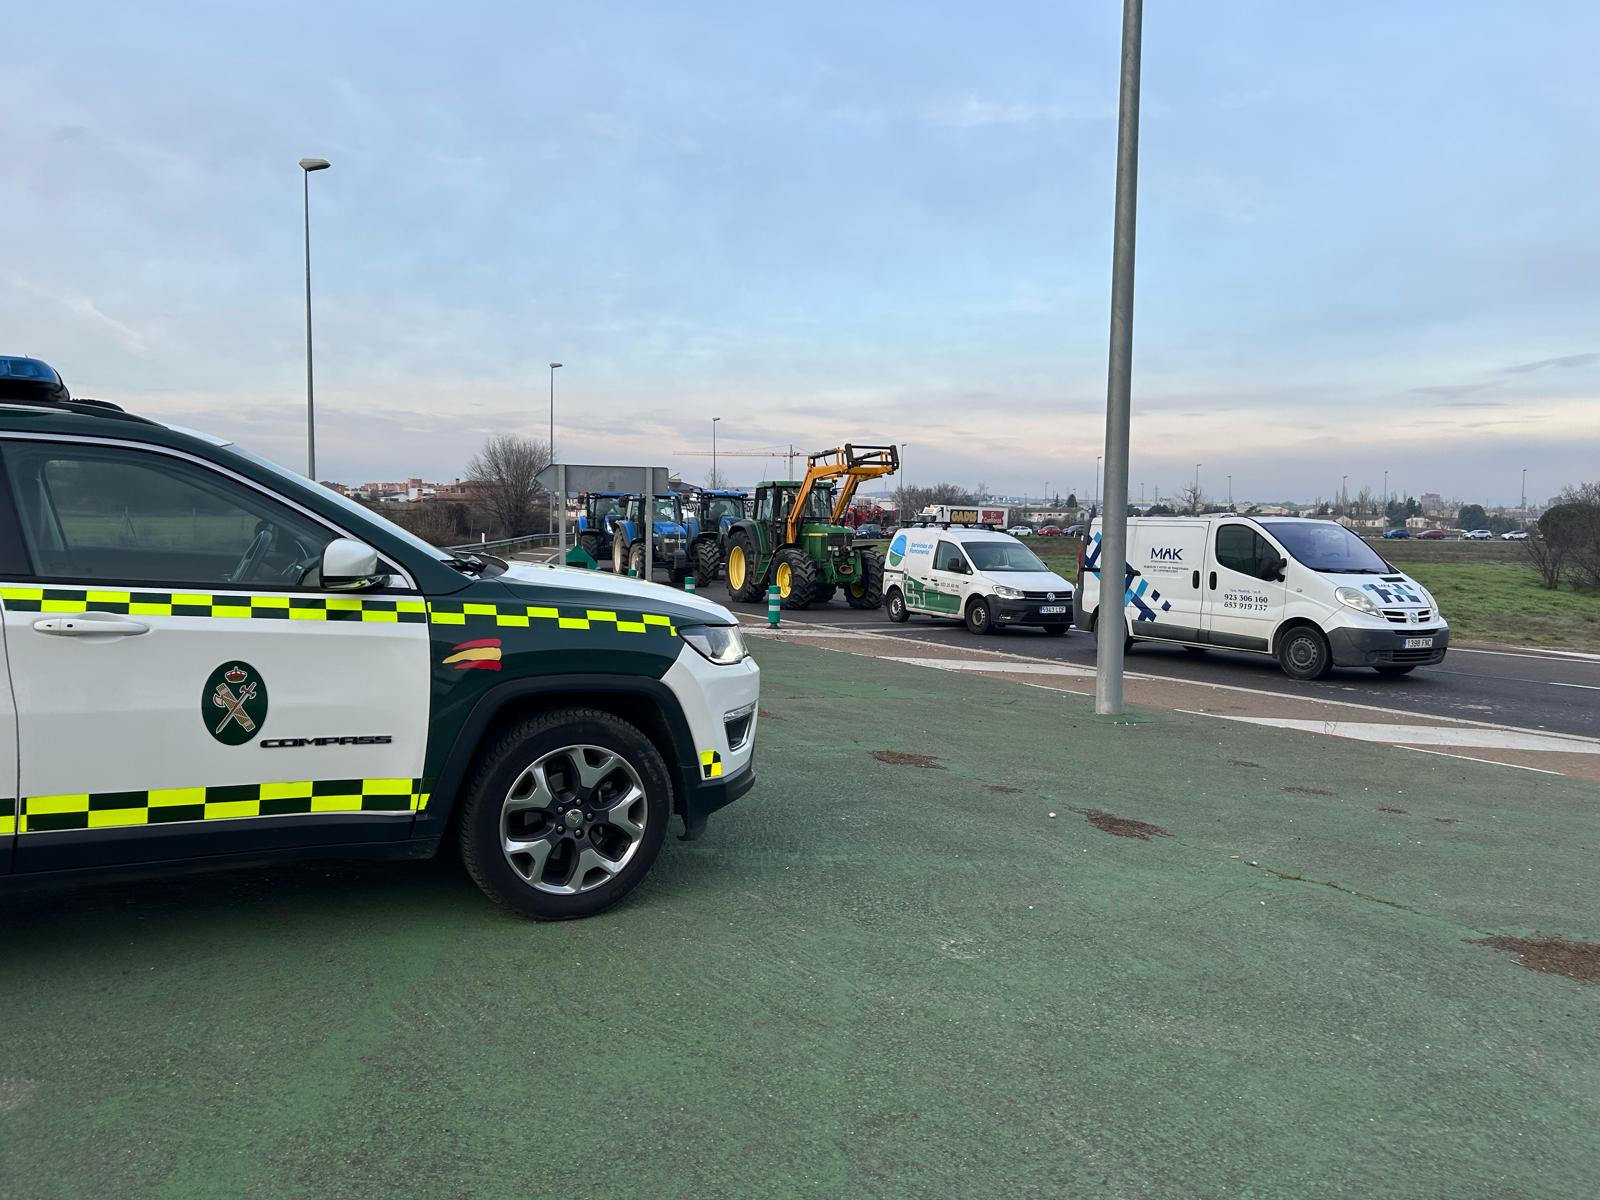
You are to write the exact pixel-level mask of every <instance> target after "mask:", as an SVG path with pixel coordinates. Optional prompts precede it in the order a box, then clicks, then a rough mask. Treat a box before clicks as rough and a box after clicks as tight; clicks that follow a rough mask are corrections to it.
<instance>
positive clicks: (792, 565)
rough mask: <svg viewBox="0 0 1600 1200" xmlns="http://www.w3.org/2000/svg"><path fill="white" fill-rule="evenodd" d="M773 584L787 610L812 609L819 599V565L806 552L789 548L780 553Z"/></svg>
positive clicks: (773, 573)
mask: <svg viewBox="0 0 1600 1200" xmlns="http://www.w3.org/2000/svg"><path fill="white" fill-rule="evenodd" d="M772 582H773V583H775V584H777V585H778V598H779V599H780V600H782V601H783V606H784V607H785V608H810V607H811V605H812V602H813V601H815V600H816V598H817V564H816V563H814V562H812V561H811V558H810V556H809V555H807V554H806V552H805V551H804V550H796V549H795V548H794V547H793V546H788V547H786V548H784V549H782V550H779V551H778V565H777V566H776V568H774V570H773V572H772Z"/></svg>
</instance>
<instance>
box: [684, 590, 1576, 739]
mask: <svg viewBox="0 0 1600 1200" xmlns="http://www.w3.org/2000/svg"><path fill="white" fill-rule="evenodd" d="M707 595H709V596H710V597H711V598H712V599H714V600H716V601H718V602H719V603H728V597H727V590H726V588H724V587H723V586H722V585H721V584H720V583H719V584H717V585H715V586H713V587H711V588H709V589H707ZM728 607H729V608H731V609H733V610H735V611H736V612H741V613H745V614H749V615H755V616H760V617H765V616H766V612H767V609H766V605H765V604H764V603H762V604H731V603H729V604H728ZM782 620H783V621H785V622H795V623H812V624H828V625H843V626H848V627H851V628H862V629H869V630H871V631H872V632H873V633H882V634H887V635H889V636H891V637H899V638H905V639H907V640H909V641H917V642H934V643H948V642H951V641H956V642H961V643H969V644H972V645H974V646H981V647H982V648H984V649H994V650H999V651H1004V652H1006V653H1011V654H1028V655H1033V656H1035V657H1038V658H1047V659H1057V660H1060V661H1064V662H1070V663H1075V664H1077V665H1080V666H1093V665H1094V642H1093V641H1092V640H1091V638H1090V637H1089V635H1088V634H1086V633H1084V632H1081V631H1079V630H1076V629H1075V630H1073V631H1072V632H1070V633H1068V634H1067V635H1066V636H1065V637H1062V638H1051V637H1046V636H1045V635H1044V634H1042V633H1040V632H1038V631H1036V630H1032V629H1008V630H1004V631H1002V632H1001V633H999V634H998V635H996V636H993V637H987V638H978V637H975V636H973V635H972V634H970V633H968V632H967V631H966V629H965V628H963V627H962V626H960V625H958V624H957V623H956V622H954V621H939V620H933V619H929V618H926V617H912V618H911V620H910V622H909V623H907V624H905V625H895V624H893V623H892V622H891V621H890V620H889V619H888V617H886V616H885V615H884V613H883V611H882V610H881V609H877V610H870V611H860V610H857V609H852V608H850V607H848V606H847V605H845V604H844V602H843V601H839V600H835V601H834V602H833V603H831V604H827V605H824V606H822V607H819V608H814V609H809V610H807V611H806V612H803V613H802V612H787V611H786V612H784V614H783V617H782ZM1127 663H1128V666H1127V669H1128V670H1129V671H1136V672H1140V673H1143V674H1146V675H1157V676H1162V677H1166V678H1172V679H1184V680H1192V681H1197V682H1201V683H1223V684H1228V685H1230V686H1233V687H1246V688H1253V689H1256V690H1259V691H1265V692H1279V693H1282V694H1284V695H1290V696H1305V695H1307V694H1313V695H1320V696H1324V697H1326V698H1327V699H1330V700H1343V701H1346V702H1351V703H1358V704H1373V705H1378V706H1381V707H1383V708H1396V709H1403V710H1405V711H1407V712H1416V713H1426V714H1430V715H1433V716H1440V717H1455V718H1458V719H1462V720H1472V721H1492V722H1495V723H1496V724H1503V725H1515V726H1517V727H1519V728H1523V729H1541V730H1547V731H1549V732H1552V733H1571V734H1580V735H1583V736H1588V737H1600V659H1581V658H1572V657H1566V656H1563V655H1561V654H1559V653H1555V652H1551V653H1542V652H1539V651H1533V650H1517V649H1511V648H1504V647H1487V646H1473V645H1464V646H1455V647H1452V648H1451V649H1450V652H1449V653H1448V654H1447V655H1446V656H1445V660H1444V662H1442V663H1440V664H1439V665H1438V666H1436V667H1418V668H1417V669H1416V670H1415V671H1413V672H1412V673H1411V674H1410V675H1407V676H1402V677H1401V678H1398V679H1384V678H1380V677H1379V676H1378V675H1377V674H1376V673H1375V672H1373V671H1368V670H1354V669H1352V670H1335V671H1334V672H1333V673H1332V674H1331V675H1329V676H1328V678H1326V679H1324V680H1320V681H1318V682H1316V683H1300V682H1296V681H1295V680H1292V679H1289V678H1288V677H1287V676H1285V675H1284V674H1283V672H1282V671H1281V670H1280V669H1279V668H1278V664H1277V661H1276V660H1274V659H1269V658H1265V657H1261V656H1258V655H1253V654H1242V653H1235V652H1231V651H1226V650H1210V651H1207V652H1205V653H1203V654H1195V653H1192V652H1190V651H1187V650H1183V649H1181V648H1179V647H1167V646H1155V645H1151V644H1148V643H1142V644H1140V645H1137V646H1135V647H1134V649H1133V650H1132V651H1130V652H1129V654H1128V660H1127Z"/></svg>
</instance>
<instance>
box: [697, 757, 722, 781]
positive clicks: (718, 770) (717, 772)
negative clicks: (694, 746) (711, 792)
mask: <svg viewBox="0 0 1600 1200" xmlns="http://www.w3.org/2000/svg"><path fill="white" fill-rule="evenodd" d="M700 775H701V778H703V779H721V778H722V755H720V754H718V753H717V752H716V751H715V750H702V751H700Z"/></svg>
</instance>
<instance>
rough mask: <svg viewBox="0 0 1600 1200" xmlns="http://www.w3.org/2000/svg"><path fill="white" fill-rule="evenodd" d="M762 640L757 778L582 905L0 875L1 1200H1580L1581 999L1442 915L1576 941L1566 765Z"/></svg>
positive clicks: (1599, 1071)
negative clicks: (17, 887) (1514, 762)
mask: <svg viewBox="0 0 1600 1200" xmlns="http://www.w3.org/2000/svg"><path fill="white" fill-rule="evenodd" d="M758 654H759V656H760V658H761V660H762V663H763V666H764V669H765V671H766V675H765V697H764V700H763V707H764V709H765V710H766V712H767V713H768V714H770V715H769V716H768V717H767V718H766V719H765V721H764V724H763V728H762V731H761V739H760V741H761V748H760V764H761V776H762V782H761V784H760V786H759V787H758V788H757V789H756V790H755V791H754V792H752V793H751V794H750V795H749V796H747V797H746V798H745V799H744V800H742V801H740V802H739V804H737V805H735V806H734V807H733V808H731V809H729V810H728V811H727V812H725V813H723V814H720V816H719V818H718V819H715V820H713V823H712V826H711V828H710V830H709V832H708V834H707V836H706V838H705V839H704V840H703V841H700V842H698V843H692V844H684V843H678V842H673V843H670V844H669V845H668V847H667V850H666V852H665V854H664V856H663V859H662V861H661V862H660V864H659V865H658V867H657V870H656V872H655V874H654V875H653V876H652V878H651V879H650V880H649V881H648V882H647V884H646V885H645V886H644V887H643V888H642V889H641V890H640V892H639V893H638V895H637V897H636V898H635V899H634V900H633V901H632V902H630V903H628V904H626V905H624V906H623V907H622V908H621V909H619V910H617V911H615V912H614V913H611V914H609V915H607V916H605V917H602V918H598V919H594V920H590V921H586V922H581V923H572V924H565V925H558V926H535V925H529V924H526V923H523V922H520V921H518V920H515V919H513V918H510V917H507V916H504V915H502V914H501V913H499V912H498V911H497V910H495V909H494V908H492V907H491V906H490V905H489V904H488V903H487V902H486V901H484V900H482V899H481V898H480V897H479V896H478V894H477V893H476V891H475V890H474V889H473V888H472V887H471V885H470V884H469V883H468V882H466V880H465V879H464V878H463V876H462V875H461V873H460V871H459V869H457V868H456V867H455V866H453V865H452V864H450V863H448V862H445V863H435V864H377V865H350V864H318V865H313V866H303V867H296V868H292V869H284V868H277V869H272V870H260V871H232V872H228V873H225V874H218V875H209V876H194V877H187V878H182V879H168V880H158V881H152V882H142V883H136V884H117V885H97V886H94V887H86V888H80V889H74V890H71V891H57V892H50V893H11V894H6V895H4V896H0V904H3V905H4V908H3V910H0V911H3V912H4V915H5V920H4V926H3V928H0V964H3V971H0V1014H3V1016H0V1020H4V1021H5V1022H6V1025H7V1028H6V1037H5V1040H4V1046H5V1049H4V1051H3V1052H0V1195H3V1196H7V1197H9V1196H27V1197H29V1198H30V1200H44V1198H47V1197H84V1196H155V1197H213V1196H223V1197H273V1198H278V1197H345V1196H380V1195H381V1196H390V1195H404V1196H419V1197H421V1196H429V1197H431V1196H440V1197H454V1196H461V1197H498V1196H505V1197H534V1196H565V1195H589V1196H602V1197H623V1196H652V1197H696V1198H704V1197H767V1196H773V1197H786V1196H796V1197H799V1196H818V1197H822V1196H829V1197H832V1196H850V1197H857V1196H883V1197H965V1196H1005V1197H1023V1196H1028V1197H1031V1196H1039V1197H1064V1196H1071V1197H1100V1196H1107V1197H1190V1196H1195V1197H1322V1196H1341V1195H1343V1196H1352V1197H1363V1198H1370V1197H1390V1196H1406V1197H1410V1196H1416V1197H1449V1198H1451V1200H1460V1198H1463V1197H1480V1196H1481V1197H1491V1196H1493V1197H1558V1196H1559V1197H1589V1196H1593V1195H1594V1194H1595V1193H1596V1190H1597V1189H1596V1186H1595V1183H1596V1178H1597V1174H1600V1132H1597V1127H1596V1120H1595V1114H1596V1112H1597V1100H1600V1032H1597V1031H1600V1021H1597V1016H1600V987H1597V988H1583V987H1580V986H1579V985H1577V984H1575V983H1572V982H1570V981H1568V980H1566V979H1562V978H1559V977H1556V976H1550V975H1540V974H1535V973H1533V972H1531V971H1528V970H1525V969H1523V968H1522V967H1520V966H1518V965H1516V963H1515V962H1514V961H1513V960H1512V959H1510V958H1508V957H1507V956H1505V955H1503V954H1500V953H1498V952H1495V951H1492V950H1489V949H1487V948H1485V947H1482V946H1475V945H1471V944H1469V939H1472V938H1476V937H1480V936H1482V935H1484V934H1486V933H1527V932H1533V931H1540V932H1545V933H1558V934H1564V935H1566V936H1569V937H1574V938H1584V939H1591V940H1592V939H1597V938H1600V914H1597V909H1596V902H1595V894H1594V883H1593V880H1594V877H1595V872H1594V861H1595V851H1596V849H1597V847H1600V824H1597V817H1596V812H1597V801H1600V790H1597V789H1595V788H1594V787H1592V786H1589V785H1585V784H1580V783H1576V782H1573V781H1569V780H1564V779H1556V778H1552V777H1548V776H1536V775H1531V774H1527V773H1524V772H1519V771H1514V770H1510V769H1503V768H1496V767H1488V766H1479V765H1476V764H1472V763H1456V762H1452V761H1450V760H1448V759H1444V758H1437V757H1432V756H1427V757H1425V756H1422V755H1411V754H1407V753H1406V752H1404V751H1399V750H1393V749H1389V748H1386V747H1379V746H1370V745H1362V744H1354V743H1347V742H1339V741H1335V740H1333V739H1327V738H1317V737H1312V736H1308V735H1301V734H1290V733H1282V732H1279V731H1274V730H1267V729H1259V728H1253V727H1246V726H1237V725H1232V724H1228V723H1225V722H1220V721H1212V720H1208V719H1204V718H1192V717H1185V716H1181V715H1175V714H1149V713H1141V714H1138V715H1136V716H1134V717H1133V718H1131V719H1129V720H1127V721H1124V722H1109V721H1097V720H1096V719H1094V718H1092V717H1091V716H1089V715H1088V707H1087V702H1086V701H1085V700H1083V699H1081V698H1078V697H1074V696H1069V695H1065V694H1062V693H1055V692H1048V691H1044V690H1041V689H1035V688H1028V687H1024V686H1020V685H1012V684H1006V683H1000V682H996V681H991V680H984V679H979V678H972V677H964V676H959V675H955V674H948V673H936V672H933V671H927V670H921V669H918V668H914V667H905V666H899V665H896V664H887V663H873V664H870V665H869V664H866V663H864V662H862V661H861V660H858V659H850V658H845V657H843V656H840V655H837V654H832V653H829V652H826V651H822V650H816V649H810V648H805V647H796V646H793V645H782V644H773V643H762V644H761V645H760V646H759V647H758ZM873 750H898V751H904V752H910V753H920V754H932V755H936V756H938V758H939V761H940V763H941V764H942V766H943V768H944V769H920V768H916V767H911V766H891V765H886V764H883V763H880V762H877V761H875V760H874V759H872V758H871V757H870V751H873ZM1238 763H1257V764H1259V766H1247V765H1236V764H1238ZM992 786H1002V787H1008V788H1017V789H1020V790H1019V791H1017V792H1016V793H1006V794H999V793H995V792H991V791H989V790H987V789H988V788H989V787H992ZM1286 788H1302V789H1320V790H1322V791H1326V792H1330V793H1332V794H1331V795H1317V794H1311V793H1309V792H1307V791H1302V792H1286V791H1285V789H1286ZM1108 792H1110V793H1111V794H1112V795H1114V797H1115V798H1114V799H1112V798H1107V794H1108ZM1069 805H1070V806H1075V807H1080V808H1099V809H1106V810H1109V811H1111V812H1114V813H1116V814H1117V815H1119V816H1124V817H1129V818H1135V819H1138V820H1142V821H1146V822H1152V823H1154V824H1156V825H1160V826H1162V827H1164V828H1165V829H1166V830H1168V831H1169V832H1170V835H1171V836H1168V837H1155V838H1152V839H1151V840H1149V841H1135V840H1129V839H1125V838H1117V837H1112V836H1109V835H1108V834H1106V833H1103V832H1100V831H1099V830H1098V829H1096V828H1095V827H1093V826H1092V825H1091V824H1089V823H1088V822H1087V821H1085V820H1084V819H1083V818H1081V817H1080V816H1078V815H1076V814H1074V813H1072V812H1070V811H1068V808H1067V806H1069ZM1380 808H1395V809H1403V810H1405V811H1404V812H1403V813H1386V812H1381V811H1379V810H1380ZM1052 810H1053V811H1055V812H1057V813H1058V814H1059V815H1058V816H1057V817H1056V818H1055V819H1051V818H1050V817H1049V816H1047V813H1048V812H1050V811H1052ZM1447 821H1448V822H1451V823H1446V822H1447ZM1235 856H1237V857H1235ZM1251 861H1255V862H1257V863H1259V864H1260V867H1251V866H1250V865H1249V864H1250V863H1251ZM1263 868H1271V869H1272V870H1275V871H1278V872H1282V873H1284V874H1288V875H1300V876H1304V877H1305V879H1306V880H1308V881H1320V882H1298V881H1293V880H1285V879H1280V878H1278V877H1277V876H1275V875H1272V874H1268V873H1267V872H1266V871H1265V870H1264V869H1263ZM1325 885H1331V886H1325Z"/></svg>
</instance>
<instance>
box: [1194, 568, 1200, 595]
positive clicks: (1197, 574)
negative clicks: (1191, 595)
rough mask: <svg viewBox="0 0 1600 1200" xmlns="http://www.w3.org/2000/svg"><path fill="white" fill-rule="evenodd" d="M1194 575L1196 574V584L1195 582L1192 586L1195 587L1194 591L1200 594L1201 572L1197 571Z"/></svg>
mask: <svg viewBox="0 0 1600 1200" xmlns="http://www.w3.org/2000/svg"><path fill="white" fill-rule="evenodd" d="M1193 574H1194V582H1193V585H1192V586H1193V587H1194V590H1195V591H1197V592H1198V591H1199V590H1200V572H1199V571H1195V572H1194V573H1193Z"/></svg>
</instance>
